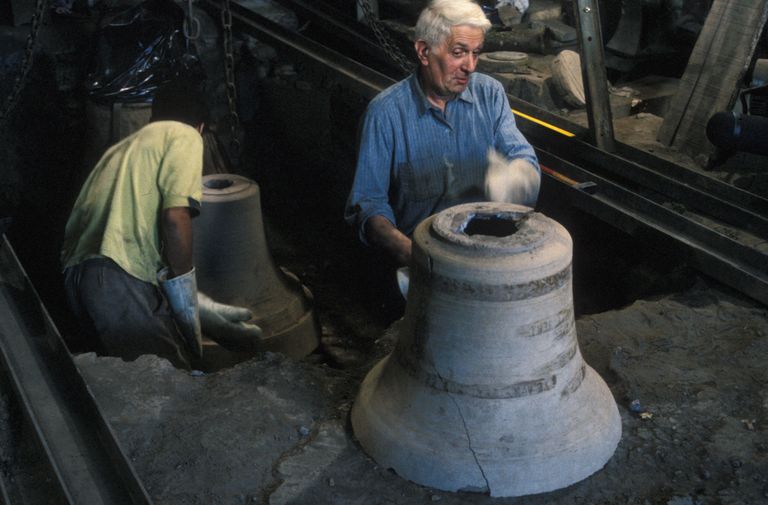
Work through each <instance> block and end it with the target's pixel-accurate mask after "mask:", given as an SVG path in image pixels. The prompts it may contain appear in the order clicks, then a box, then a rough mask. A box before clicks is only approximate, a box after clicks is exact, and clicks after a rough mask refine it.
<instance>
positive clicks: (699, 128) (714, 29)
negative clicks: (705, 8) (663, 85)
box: [658, 0, 768, 163]
mask: <svg viewBox="0 0 768 505" xmlns="http://www.w3.org/2000/svg"><path fill="white" fill-rule="evenodd" d="M766 18H768V0H715V1H714V2H713V3H712V7H711V9H710V11H709V14H708V15H707V19H706V22H705V23H704V27H703V28H702V30H701V33H700V34H699V38H698V40H697V41H696V45H695V46H694V48H693V52H692V53H691V56H690V58H689V60H688V66H687V67H686V69H685V73H684V74H683V77H682V79H681V81H680V87H679V88H678V91H677V93H676V94H675V96H674V98H673V99H672V102H671V104H670V109H669V112H668V113H667V114H666V116H665V117H664V122H663V124H662V126H661V128H660V129H659V133H658V140H659V142H661V143H662V144H665V145H668V146H669V145H673V146H675V147H677V148H678V149H679V150H680V151H682V152H684V153H687V154H689V155H691V156H693V157H694V158H695V159H697V160H698V161H699V162H700V163H704V162H706V160H707V158H708V157H709V155H711V154H712V153H714V151H715V148H714V146H713V145H712V144H710V143H709V141H708V140H707V138H706V125H707V121H709V118H710V117H711V116H712V114H714V113H715V112H718V111H723V110H731V109H732V108H733V106H734V104H735V103H736V99H737V98H738V91H739V87H740V83H741V81H742V79H743V78H744V75H745V74H746V72H747V70H748V69H749V65H750V62H751V60H752V55H753V53H754V51H755V47H756V46H757V42H758V40H759V39H760V35H761V34H762V32H763V28H764V27H765V23H766Z"/></svg>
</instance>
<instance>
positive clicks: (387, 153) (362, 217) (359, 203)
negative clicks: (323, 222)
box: [344, 107, 397, 245]
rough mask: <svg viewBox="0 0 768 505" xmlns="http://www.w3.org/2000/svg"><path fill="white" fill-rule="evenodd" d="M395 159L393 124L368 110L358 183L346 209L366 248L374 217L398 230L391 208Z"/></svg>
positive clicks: (350, 221)
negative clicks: (382, 218) (389, 223)
mask: <svg viewBox="0 0 768 505" xmlns="http://www.w3.org/2000/svg"><path fill="white" fill-rule="evenodd" d="M393 157H394V135H393V131H392V126H391V122H390V121H388V120H387V118H386V116H385V115H383V114H381V113H380V111H378V110H377V109H375V108H370V107H369V109H368V111H367V112H366V114H365V118H364V119H363V125H362V129H361V131H360V148H359V152H358V156H357V167H356V170H355V179H354V182H353V183H352V189H351V191H350V193H349V197H348V198H347V204H346V207H345V209H344V219H345V220H346V221H347V223H349V224H350V225H351V226H352V227H353V228H354V229H355V230H356V231H357V234H358V237H359V238H360V240H361V241H362V242H363V243H364V244H366V245H367V244H368V242H367V240H366V237H365V224H366V222H367V221H368V219H370V218H371V217H373V216H383V217H385V218H387V219H388V220H389V221H390V222H391V223H392V224H393V225H395V226H397V221H396V220H395V213H394V211H393V210H392V207H391V205H390V204H389V185H390V180H391V169H392V164H393Z"/></svg>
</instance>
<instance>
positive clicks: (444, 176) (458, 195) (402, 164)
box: [344, 73, 540, 243]
mask: <svg viewBox="0 0 768 505" xmlns="http://www.w3.org/2000/svg"><path fill="white" fill-rule="evenodd" d="M491 147H493V148H495V149H496V150H497V151H498V152H499V153H501V154H503V155H505V156H506V157H507V158H508V159H514V158H522V159H525V160H528V161H530V162H531V163H533V165H534V166H535V167H536V169H537V170H540V169H539V164H538V160H537V159H536V154H535V153H534V151H533V148H532V147H531V145H530V144H529V143H528V141H527V140H526V139H525V137H523V135H522V133H520V131H519V130H518V129H517V126H516V125H515V118H514V116H513V114H512V110H511V109H510V107H509V101H508V100H507V95H506V93H505V92H504V87H503V86H502V85H501V83H500V82H498V81H497V80H495V79H493V78H492V77H489V76H487V75H483V74H478V73H473V74H472V75H471V76H470V80H469V84H468V86H467V88H466V89H465V90H464V91H463V92H462V93H461V94H459V95H458V96H457V97H456V98H455V99H453V100H450V101H449V102H448V103H446V105H445V112H443V111H441V110H440V109H439V108H437V107H435V106H434V105H432V104H431V103H430V102H429V101H428V100H427V97H426V95H425V94H424V91H423V90H422V89H421V85H420V84H419V80H418V77H417V75H416V74H413V75H411V76H410V77H408V78H406V79H404V80H402V81H400V82H398V83H397V84H394V85H393V86H390V87H389V88H387V89H385V90H384V91H382V92H381V93H380V94H379V95H377V96H376V97H375V98H374V99H373V100H372V101H371V102H370V103H369V104H368V109H367V111H366V114H365V117H364V119H363V124H362V130H361V132H360V148H359V153H358V158H357V168H356V172H355V179H354V182H353V184H352V190H351V191H350V194H349V198H348V199H347V205H346V208H345V211H344V216H345V219H346V220H347V222H348V223H349V224H351V225H352V226H353V227H355V228H356V229H357V231H358V234H359V237H360V240H362V241H363V243H367V241H366V237H365V223H366V221H367V220H368V219H369V218H370V217H372V216H377V215H378V216H383V217H385V218H387V219H388V220H389V221H391V222H392V224H394V225H395V226H396V227H397V228H398V229H399V230H400V231H401V232H403V233H404V234H406V235H408V236H410V235H411V234H412V233H413V230H414V229H415V228H416V225H418V224H419V223H420V222H421V221H423V220H424V219H426V218H427V217H429V216H430V215H432V214H435V213H436V212H439V211H441V210H443V209H446V208H448V207H452V206H454V205H458V204H460V203H466V202H475V201H482V200H484V199H485V197H484V184H485V172H486V169H487V165H488V161H487V155H488V150H489V148H491Z"/></svg>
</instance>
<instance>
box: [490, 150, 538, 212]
mask: <svg viewBox="0 0 768 505" xmlns="http://www.w3.org/2000/svg"><path fill="white" fill-rule="evenodd" d="M540 184H541V175H540V174H539V172H538V170H536V167H535V166H533V164H532V163H531V162H530V161H528V160H524V159H521V158H516V159H513V160H508V159H507V158H506V157H504V156H503V155H501V154H499V153H497V152H496V150H495V149H493V148H491V149H489V150H488V170H487V171H486V173H485V198H486V199H487V200H488V201H490V202H506V203H516V204H518V205H525V206H527V207H534V206H536V199H537V198H538V197H539V185H540Z"/></svg>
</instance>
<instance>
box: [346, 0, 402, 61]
mask: <svg viewBox="0 0 768 505" xmlns="http://www.w3.org/2000/svg"><path fill="white" fill-rule="evenodd" d="M357 5H359V6H360V8H361V9H362V10H363V15H364V16H365V20H366V21H367V22H368V26H370V27H371V30H373V33H374V35H376V38H377V39H378V41H379V44H381V47H382V49H384V52H385V53H387V56H389V57H390V58H392V60H393V61H394V62H395V63H397V65H398V66H399V67H400V68H402V69H403V71H404V72H406V73H411V72H413V71H414V69H415V65H414V64H413V62H412V61H410V60H409V59H408V58H407V57H406V56H405V55H404V54H403V52H402V51H400V48H399V47H397V45H396V44H395V42H394V41H393V40H392V37H391V36H390V35H389V32H388V31H387V27H386V26H385V25H384V23H382V22H381V21H380V20H379V18H378V17H376V15H375V14H374V13H373V10H372V9H371V4H370V3H368V0H357Z"/></svg>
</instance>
